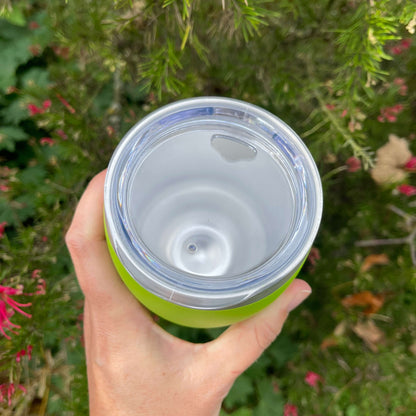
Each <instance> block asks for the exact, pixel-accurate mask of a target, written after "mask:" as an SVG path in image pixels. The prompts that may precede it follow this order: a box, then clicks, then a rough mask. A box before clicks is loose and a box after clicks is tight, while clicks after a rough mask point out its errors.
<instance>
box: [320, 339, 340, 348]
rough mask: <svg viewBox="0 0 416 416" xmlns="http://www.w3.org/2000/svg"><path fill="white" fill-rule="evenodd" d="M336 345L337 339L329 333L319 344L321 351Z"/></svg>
mask: <svg viewBox="0 0 416 416" xmlns="http://www.w3.org/2000/svg"><path fill="white" fill-rule="evenodd" d="M337 345H338V339H337V338H336V337H334V336H333V335H330V336H329V337H326V338H325V339H324V340H323V341H322V342H321V345H320V347H319V348H320V349H321V351H325V350H327V349H328V348H330V347H335V346H337Z"/></svg>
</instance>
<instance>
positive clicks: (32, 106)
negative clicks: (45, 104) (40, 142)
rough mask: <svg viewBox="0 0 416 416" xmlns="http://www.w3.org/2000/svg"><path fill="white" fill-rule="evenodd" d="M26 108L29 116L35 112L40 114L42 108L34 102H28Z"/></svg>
mask: <svg viewBox="0 0 416 416" xmlns="http://www.w3.org/2000/svg"><path fill="white" fill-rule="evenodd" d="M27 109H28V110H29V114H30V116H31V117H32V116H35V115H36V114H42V113H43V112H44V110H43V109H42V108H39V107H38V106H36V105H35V104H28V105H27Z"/></svg>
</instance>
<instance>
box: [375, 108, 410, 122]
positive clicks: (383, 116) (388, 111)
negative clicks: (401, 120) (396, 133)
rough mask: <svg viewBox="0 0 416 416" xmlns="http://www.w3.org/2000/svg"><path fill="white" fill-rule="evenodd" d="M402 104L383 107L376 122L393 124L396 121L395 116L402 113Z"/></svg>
mask: <svg viewBox="0 0 416 416" xmlns="http://www.w3.org/2000/svg"><path fill="white" fill-rule="evenodd" d="M403 108H404V107H403V104H396V105H393V106H392V107H384V108H382V109H381V110H380V115H379V116H378V117H377V120H378V121H380V122H381V123H384V122H385V121H386V120H387V121H388V122H390V123H394V122H395V121H396V120H397V117H396V115H397V114H399V113H401V112H402V111H403Z"/></svg>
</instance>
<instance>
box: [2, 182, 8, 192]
mask: <svg viewBox="0 0 416 416" xmlns="http://www.w3.org/2000/svg"><path fill="white" fill-rule="evenodd" d="M0 191H2V192H7V191H10V186H7V185H4V184H1V185H0Z"/></svg>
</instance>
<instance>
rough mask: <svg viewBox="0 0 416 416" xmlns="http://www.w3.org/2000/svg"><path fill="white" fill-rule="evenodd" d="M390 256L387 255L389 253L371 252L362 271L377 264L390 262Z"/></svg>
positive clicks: (364, 262) (362, 266)
mask: <svg viewBox="0 0 416 416" xmlns="http://www.w3.org/2000/svg"><path fill="white" fill-rule="evenodd" d="M389 261H390V260H389V258H388V256H387V254H384V253H382V254H370V255H369V256H367V257H366V258H365V259H364V261H363V264H362V265H361V269H360V270H361V271H362V272H366V271H368V270H370V269H371V267H373V266H375V265H383V264H389Z"/></svg>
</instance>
